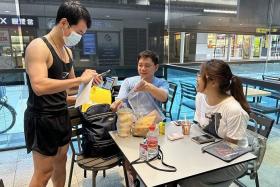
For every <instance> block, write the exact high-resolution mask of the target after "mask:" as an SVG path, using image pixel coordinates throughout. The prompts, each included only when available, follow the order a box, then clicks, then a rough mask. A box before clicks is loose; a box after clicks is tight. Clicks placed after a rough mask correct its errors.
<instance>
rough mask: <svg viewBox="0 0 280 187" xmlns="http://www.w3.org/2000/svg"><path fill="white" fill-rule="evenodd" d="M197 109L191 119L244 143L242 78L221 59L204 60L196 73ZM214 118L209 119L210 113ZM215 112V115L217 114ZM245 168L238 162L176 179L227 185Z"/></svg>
mask: <svg viewBox="0 0 280 187" xmlns="http://www.w3.org/2000/svg"><path fill="white" fill-rule="evenodd" d="M197 92H198V93H197V96H196V111H195V117H194V120H195V121H197V122H198V123H199V124H200V125H201V126H202V127H203V128H204V129H207V131H208V132H209V133H210V134H212V135H214V136H217V137H220V138H222V139H225V140H227V141H229V142H232V143H235V144H238V145H240V146H244V147H245V146H247V144H248V143H247V137H246V129H247V123H248V121H249V115H248V114H249V113H250V108H249V105H248V103H247V101H246V98H245V96H244V93H243V87H242V84H241V80H240V79H239V78H238V77H237V76H235V75H233V74H232V72H231V70H230V67H229V65H228V64H227V63H225V62H224V61H222V60H210V61H208V62H206V63H203V64H202V65H201V68H200V73H198V75H197ZM214 114H215V115H216V116H219V117H218V118H217V117H216V118H215V120H214V122H213V120H209V116H211V115H214ZM217 114H218V115H217ZM246 170H247V164H246V163H241V164H236V165H234V166H230V167H227V168H224V169H219V170H216V171H213V172H210V173H207V174H202V175H199V176H196V177H193V178H190V179H186V180H182V181H180V182H179V184H180V186H181V187H182V186H188V187H192V186H195V187H204V186H215V187H217V186H223V187H225V186H229V185H230V184H231V183H232V182H233V180H234V179H236V178H238V177H240V176H241V175H242V174H244V172H245V171H246Z"/></svg>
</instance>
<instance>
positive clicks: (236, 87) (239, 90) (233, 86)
mask: <svg viewBox="0 0 280 187" xmlns="http://www.w3.org/2000/svg"><path fill="white" fill-rule="evenodd" d="M230 93H231V95H232V96H233V97H234V98H235V99H236V100H237V101H238V102H239V103H240V105H241V107H242V108H243V109H244V110H245V111H246V112H247V113H248V114H250V112H251V109H250V106H249V104H248V102H247V100H246V97H245V95H244V92H243V86H242V81H241V79H240V78H239V77H237V76H235V75H233V76H232V78H231V80H230Z"/></svg>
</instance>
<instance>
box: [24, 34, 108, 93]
mask: <svg viewBox="0 0 280 187" xmlns="http://www.w3.org/2000/svg"><path fill="white" fill-rule="evenodd" d="M49 53H50V51H49V49H48V48H47V46H46V44H45V43H44V42H43V41H42V40H41V39H35V40H33V41H32V42H31V43H30V44H29V46H28V47H27V49H26V56H25V62H26V72H27V74H28V76H29V79H30V83H31V86H32V89H33V91H34V93H35V94H36V95H38V96H41V95H46V94H53V93H58V92H61V91H65V90H67V89H69V88H72V87H78V86H79V84H80V83H88V82H89V81H90V80H91V79H92V78H93V79H94V82H96V83H99V82H100V81H101V78H102V77H101V76H99V75H98V74H97V73H96V72H95V71H94V70H89V69H86V70H85V71H84V72H83V74H82V75H81V77H77V78H73V79H66V80H57V79H51V78H48V67H47V61H48V56H49Z"/></svg>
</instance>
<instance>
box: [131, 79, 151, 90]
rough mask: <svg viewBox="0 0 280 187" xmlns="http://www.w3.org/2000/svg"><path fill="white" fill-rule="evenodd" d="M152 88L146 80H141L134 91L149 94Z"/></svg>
mask: <svg viewBox="0 0 280 187" xmlns="http://www.w3.org/2000/svg"><path fill="white" fill-rule="evenodd" d="M150 87H151V84H150V83H148V82H147V81H145V80H141V81H140V82H139V83H138V84H137V85H136V86H135V87H134V91H135V92H140V91H142V92H148V91H149V88H150Z"/></svg>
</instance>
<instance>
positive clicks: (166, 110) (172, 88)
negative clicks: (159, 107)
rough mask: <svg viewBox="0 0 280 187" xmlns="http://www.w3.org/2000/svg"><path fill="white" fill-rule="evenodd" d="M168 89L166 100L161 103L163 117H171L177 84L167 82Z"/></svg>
mask: <svg viewBox="0 0 280 187" xmlns="http://www.w3.org/2000/svg"><path fill="white" fill-rule="evenodd" d="M168 84H169V89H168V99H167V102H165V103H164V104H163V114H164V115H165V117H167V118H170V119H171V121H172V120H173V119H172V106H173V102H174V99H175V96H176V91H177V84H176V83H174V82H168Z"/></svg>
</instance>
